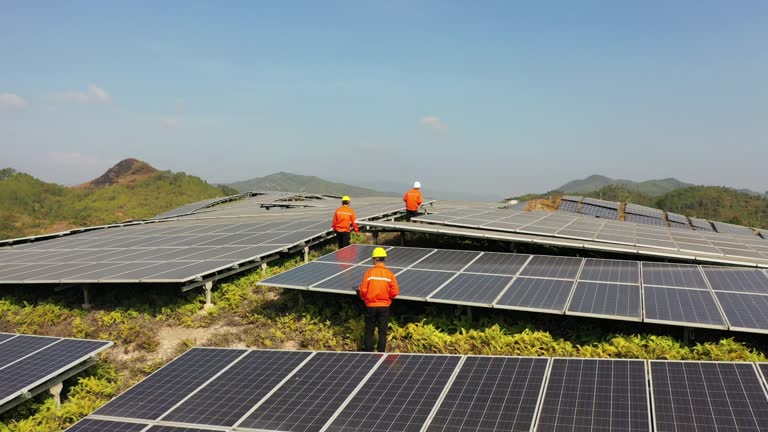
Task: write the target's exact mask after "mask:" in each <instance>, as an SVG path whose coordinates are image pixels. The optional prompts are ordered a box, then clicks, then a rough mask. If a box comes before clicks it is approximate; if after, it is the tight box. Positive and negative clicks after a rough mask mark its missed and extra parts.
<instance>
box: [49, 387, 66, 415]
mask: <svg viewBox="0 0 768 432" xmlns="http://www.w3.org/2000/svg"><path fill="white" fill-rule="evenodd" d="M63 388H64V384H63V383H61V382H59V383H58V384H54V385H53V386H52V387H51V388H49V389H48V391H49V392H50V393H51V396H53V401H54V403H56V409H57V410H60V409H61V390H62V389H63Z"/></svg>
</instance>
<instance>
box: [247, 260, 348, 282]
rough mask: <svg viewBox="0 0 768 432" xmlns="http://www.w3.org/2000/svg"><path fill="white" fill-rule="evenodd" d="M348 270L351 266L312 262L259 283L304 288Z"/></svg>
mask: <svg viewBox="0 0 768 432" xmlns="http://www.w3.org/2000/svg"><path fill="white" fill-rule="evenodd" d="M350 268H352V266H351V265H349V264H334V263H328V262H317V261H313V262H311V263H309V264H305V265H303V266H299V267H297V268H295V269H292V270H291V271H287V272H283V273H280V274H277V275H275V276H272V277H270V278H267V279H264V280H263V281H261V282H259V283H260V284H261V285H267V286H283V287H295V288H305V287H308V286H310V285H313V284H316V283H317V282H320V281H321V280H323V279H327V278H330V277H332V276H334V275H337V274H339V273H341V272H343V271H345V270H347V269H350Z"/></svg>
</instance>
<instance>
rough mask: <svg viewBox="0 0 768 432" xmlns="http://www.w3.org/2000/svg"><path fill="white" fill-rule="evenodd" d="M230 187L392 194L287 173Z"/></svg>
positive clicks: (355, 193)
mask: <svg viewBox="0 0 768 432" xmlns="http://www.w3.org/2000/svg"><path fill="white" fill-rule="evenodd" d="M229 186H231V187H232V188H234V189H237V190H238V191H240V192H249V191H257V190H268V191H282V192H305V193H316V194H328V195H339V196H341V195H350V196H352V197H353V198H354V197H356V196H358V197H360V196H389V195H392V194H388V193H384V192H378V191H375V190H373V189H366V188H361V187H357V186H350V185H347V184H343V183H334V182H330V181H327V180H323V179H321V178H319V177H315V176H303V175H298V174H291V173H287V172H279V173H275V174H271V175H268V176H266V177H257V178H253V179H250V180H245V181H240V182H236V183H232V184H230V185H229Z"/></svg>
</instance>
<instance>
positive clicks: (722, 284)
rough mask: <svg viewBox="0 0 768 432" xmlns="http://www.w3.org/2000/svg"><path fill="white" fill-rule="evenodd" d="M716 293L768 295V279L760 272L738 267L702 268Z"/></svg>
mask: <svg viewBox="0 0 768 432" xmlns="http://www.w3.org/2000/svg"><path fill="white" fill-rule="evenodd" d="M702 269H703V270H704V274H705V275H707V280H709V285H710V286H711V287H712V289H713V290H716V291H734V292H743V293H754V294H768V277H767V276H766V275H765V273H763V272H762V271H760V270H756V269H744V268H738V267H702Z"/></svg>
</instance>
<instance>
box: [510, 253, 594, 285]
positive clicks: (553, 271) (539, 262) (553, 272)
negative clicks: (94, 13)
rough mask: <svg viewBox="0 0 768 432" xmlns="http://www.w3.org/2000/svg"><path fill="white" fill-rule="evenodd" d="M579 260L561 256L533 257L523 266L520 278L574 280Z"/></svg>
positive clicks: (579, 263) (579, 264)
mask: <svg viewBox="0 0 768 432" xmlns="http://www.w3.org/2000/svg"><path fill="white" fill-rule="evenodd" d="M582 261H584V260H583V259H581V258H571V257H561V256H543V255H536V256H534V257H533V258H532V259H531V260H530V261H529V262H528V264H527V265H526V266H525V268H524V269H523V271H522V272H521V273H520V276H529V277H542V278H557V279H576V275H577V274H578V273H579V268H580V267H581V263H582Z"/></svg>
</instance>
